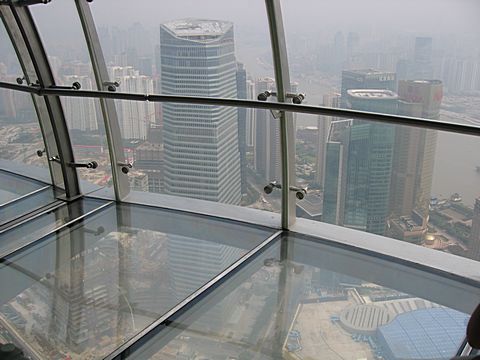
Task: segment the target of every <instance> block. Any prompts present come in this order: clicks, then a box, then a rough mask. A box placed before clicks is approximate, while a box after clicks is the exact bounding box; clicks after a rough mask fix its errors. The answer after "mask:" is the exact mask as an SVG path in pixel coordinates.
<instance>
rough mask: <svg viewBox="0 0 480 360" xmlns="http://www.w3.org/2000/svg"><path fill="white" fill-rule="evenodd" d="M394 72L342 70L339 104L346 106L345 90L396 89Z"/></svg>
mask: <svg viewBox="0 0 480 360" xmlns="http://www.w3.org/2000/svg"><path fill="white" fill-rule="evenodd" d="M395 78H396V77H395V73H394V72H389V71H380V70H374V69H364V70H344V71H342V90H341V105H342V107H347V104H346V101H347V91H348V90H351V89H384V90H391V91H395V90H396V84H395Z"/></svg>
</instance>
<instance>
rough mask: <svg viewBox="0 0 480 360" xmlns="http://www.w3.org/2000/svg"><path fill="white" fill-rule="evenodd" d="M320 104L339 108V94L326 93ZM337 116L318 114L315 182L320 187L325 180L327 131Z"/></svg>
mask: <svg viewBox="0 0 480 360" xmlns="http://www.w3.org/2000/svg"><path fill="white" fill-rule="evenodd" d="M322 106H326V107H331V108H339V107H340V94H337V93H334V94H327V95H324V96H323V103H322ZM336 120H338V118H332V117H331V116H324V115H319V116H318V122H317V129H318V137H317V158H316V169H315V170H316V172H315V182H316V183H317V184H319V185H320V186H321V187H323V186H324V181H325V159H326V152H327V141H328V131H329V129H330V124H331V123H332V121H336Z"/></svg>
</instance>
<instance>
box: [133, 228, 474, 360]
mask: <svg viewBox="0 0 480 360" xmlns="http://www.w3.org/2000/svg"><path fill="white" fill-rule="evenodd" d="M282 241H283V242H284V246H285V248H284V249H286V252H285V250H284V251H283V252H282V253H286V259H285V260H283V261H280V253H281V251H280V249H281V243H282ZM385 262H386V261H384V260H381V259H378V258H372V257H369V256H367V255H362V254H359V253H354V252H351V251H347V250H343V249H339V248H335V247H333V246H329V245H325V244H320V243H318V242H316V241H311V239H303V238H301V237H299V236H293V235H289V236H285V238H284V239H283V240H279V241H276V242H274V243H272V245H270V247H269V248H267V249H264V250H263V251H262V252H261V253H260V254H259V255H258V256H257V257H256V258H255V259H254V260H253V261H251V263H249V264H248V265H247V266H245V267H244V268H243V269H242V270H240V271H239V272H237V273H236V274H235V275H233V276H232V277H231V278H229V279H226V280H225V281H224V282H223V283H222V284H221V285H219V286H218V287H217V288H215V289H214V290H212V291H211V293H210V294H209V295H207V296H205V297H203V299H201V300H200V301H198V302H197V303H196V304H195V305H193V306H192V307H190V308H189V309H187V310H186V311H184V312H183V313H182V314H180V315H178V314H177V315H175V316H172V317H171V318H170V319H168V320H167V321H165V323H164V324H163V325H162V326H161V327H158V328H157V329H156V334H151V335H150V336H149V338H148V340H145V341H140V343H139V344H136V345H135V349H136V350H134V351H133V352H131V353H130V354H129V353H128V352H126V353H125V354H124V355H126V357H130V358H132V359H162V360H164V359H211V360H217V359H218V360H220V359H222V360H223V359H237V360H246V359H257V360H263V359H265V360H266V359H289V360H300V359H303V360H307V359H309V360H312V359H321V360H338V359H345V360H360V359H362V360H367V359H368V360H373V359H385V360H397V359H403V360H408V359H412V360H413V359H416V360H419V359H438V360H440V359H450V358H451V357H453V356H455V355H456V353H457V351H458V349H459V348H460V346H461V344H462V341H463V340H464V338H465V329H466V324H467V321H468V319H469V316H468V315H466V314H465V313H464V312H463V311H458V310H459V309H456V308H455V304H459V303H460V301H458V296H459V295H458V293H456V292H455V290H453V291H451V289H452V287H451V286H450V285H451V284H449V280H446V279H445V280H444V281H442V280H441V279H437V278H435V277H432V275H431V274H429V273H425V272H421V271H420V270H413V269H411V268H407V267H405V266H404V265H394V264H392V263H391V262H390V264H387V265H385V264H384V263H385ZM437 280H440V283H437ZM457 285H458V284H457ZM454 287H455V286H454ZM454 287H453V288H454ZM460 310H462V309H460ZM132 349H133V347H132Z"/></svg>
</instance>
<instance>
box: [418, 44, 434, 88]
mask: <svg viewBox="0 0 480 360" xmlns="http://www.w3.org/2000/svg"><path fill="white" fill-rule="evenodd" d="M432 76H433V66H432V38H431V37H417V38H415V50H414V53H413V78H414V79H422V80H425V79H431V78H432Z"/></svg>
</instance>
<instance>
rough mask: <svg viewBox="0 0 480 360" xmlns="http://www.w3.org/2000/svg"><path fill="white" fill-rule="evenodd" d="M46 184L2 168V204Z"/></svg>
mask: <svg viewBox="0 0 480 360" xmlns="http://www.w3.org/2000/svg"><path fill="white" fill-rule="evenodd" d="M46 186H47V185H46V184H44V183H41V182H39V181H35V180H32V179H27V178H24V177H22V176H18V175H15V174H12V173H10V172H6V171H2V170H0V206H1V205H3V204H6V203H9V202H10V201H12V200H14V199H16V198H19V197H22V196H24V195H27V194H30V193H32V192H34V191H37V190H40V189H42V188H44V187H46Z"/></svg>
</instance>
